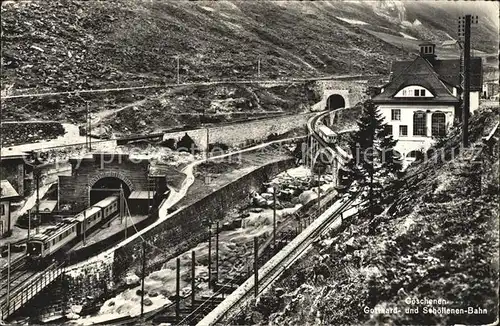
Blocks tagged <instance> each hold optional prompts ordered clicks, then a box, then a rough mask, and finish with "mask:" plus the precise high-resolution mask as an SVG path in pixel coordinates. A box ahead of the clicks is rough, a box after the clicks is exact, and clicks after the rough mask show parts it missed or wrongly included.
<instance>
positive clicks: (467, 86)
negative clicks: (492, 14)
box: [462, 15, 471, 148]
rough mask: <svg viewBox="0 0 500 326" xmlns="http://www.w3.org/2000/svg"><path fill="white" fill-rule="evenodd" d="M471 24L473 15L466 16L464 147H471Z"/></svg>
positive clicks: (463, 111) (463, 112)
mask: <svg viewBox="0 0 500 326" xmlns="http://www.w3.org/2000/svg"><path fill="white" fill-rule="evenodd" d="M470 23H471V15H466V16H465V40H464V75H465V76H464V77H465V81H464V105H463V108H464V109H463V110H462V121H463V131H462V145H463V147H464V148H467V147H469V110H470Z"/></svg>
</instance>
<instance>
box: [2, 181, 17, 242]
mask: <svg viewBox="0 0 500 326" xmlns="http://www.w3.org/2000/svg"><path fill="white" fill-rule="evenodd" d="M18 198H19V194H18V193H17V191H16V190H15V189H14V187H12V185H11V184H10V182H9V181H8V180H1V181H0V236H4V235H6V234H8V232H9V231H10V230H11V229H12V218H11V208H10V207H11V205H10V202H11V201H12V200H15V199H18Z"/></svg>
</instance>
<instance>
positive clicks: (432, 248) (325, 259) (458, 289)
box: [235, 108, 500, 325]
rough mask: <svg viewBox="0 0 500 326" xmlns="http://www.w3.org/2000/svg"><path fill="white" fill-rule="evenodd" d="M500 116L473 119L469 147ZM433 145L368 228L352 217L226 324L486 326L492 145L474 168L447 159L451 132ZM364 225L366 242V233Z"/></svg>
mask: <svg viewBox="0 0 500 326" xmlns="http://www.w3.org/2000/svg"><path fill="white" fill-rule="evenodd" d="M499 114H500V110H499V109H498V108H496V109H484V110H482V111H481V112H480V113H479V114H475V115H474V116H473V117H472V119H471V139H473V140H474V142H479V143H481V137H482V136H483V135H484V134H485V133H487V132H488V131H489V130H491V129H492V127H493V126H494V124H496V123H497V122H498V120H499ZM441 145H442V147H440V149H443V150H444V153H446V154H445V155H444V156H443V157H444V159H443V160H440V159H437V158H436V157H433V158H432V159H431V160H429V161H426V162H423V163H418V164H414V165H413V166H411V167H410V169H409V171H408V174H416V173H417V172H420V173H417V174H416V178H413V179H411V180H410V181H408V182H406V183H404V184H402V186H401V188H400V189H398V190H397V194H396V199H395V201H394V204H392V205H391V206H389V208H388V209H387V210H386V211H385V212H384V213H382V214H381V215H379V216H377V217H376V218H375V219H374V220H372V221H371V222H370V218H368V216H359V217H358V218H357V219H355V220H353V221H352V223H351V224H350V225H349V226H348V227H347V228H346V229H345V230H344V231H343V232H341V233H336V234H335V233H332V234H331V235H330V236H328V237H326V238H325V239H323V240H322V241H319V242H318V243H317V245H316V246H315V249H314V250H313V252H312V253H311V254H310V255H308V258H305V259H304V260H303V261H301V262H300V263H298V264H297V265H295V266H294V267H293V268H292V269H291V270H289V272H288V274H287V276H286V277H285V278H283V279H282V280H280V281H279V282H278V284H276V286H275V287H274V288H273V289H272V290H271V293H270V294H269V295H267V296H264V297H263V298H261V299H260V301H259V302H257V304H256V305H255V306H253V309H249V310H248V313H246V314H243V315H242V316H240V319H239V320H237V321H236V322H235V323H236V324H255V323H258V324H270V325H311V324H315V325H360V324H365V325H378V324H389V325H449V324H468V325H471V324H475V325H477V324H489V323H494V321H495V319H496V318H497V316H498V292H497V290H498V271H499V270H498V262H499V261H498V247H499V239H498V226H499V225H498V222H499V220H498V209H499V207H498V202H499V184H498V180H499V174H498V171H499V165H498V164H499V163H498V162H499V161H498V160H499V152H498V149H499V147H498V142H497V143H495V144H490V145H492V146H491V147H489V148H488V147H486V148H484V149H483V152H482V154H481V155H479V156H478V157H479V159H478V160H477V161H475V162H474V161H470V160H468V158H471V157H472V156H473V155H472V154H473V153H462V154H459V155H453V154H452V153H453V152H454V151H455V150H453V149H458V148H459V147H460V134H459V132H458V131H457V130H454V131H453V132H452V134H451V135H450V137H449V138H448V139H447V140H444V141H443V142H442V144H441ZM455 153H458V151H455ZM370 224H372V225H373V226H374V227H375V231H374V232H373V233H369V232H367V230H368V229H369V228H370V227H369V225H370ZM424 299H427V300H435V301H434V302H431V303H429V302H425V301H424ZM437 300H440V301H437ZM410 308H411V309H418V310H413V311H410V310H408V309H410ZM391 309H392V310H391ZM433 309H436V310H433ZM447 309H455V310H447ZM459 309H463V310H464V311H461V310H459ZM470 309H472V310H470Z"/></svg>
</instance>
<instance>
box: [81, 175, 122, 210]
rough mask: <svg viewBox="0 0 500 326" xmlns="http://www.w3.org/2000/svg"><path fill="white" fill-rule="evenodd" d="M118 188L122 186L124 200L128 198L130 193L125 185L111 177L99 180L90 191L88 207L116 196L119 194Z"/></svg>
mask: <svg viewBox="0 0 500 326" xmlns="http://www.w3.org/2000/svg"><path fill="white" fill-rule="evenodd" d="M120 186H122V189H123V194H124V195H125V198H128V196H130V193H131V191H130V188H129V186H128V185H127V183H125V182H124V181H122V180H120V179H118V178H113V177H106V178H102V179H100V180H99V181H97V182H96V183H95V184H94V185H93V186H92V188H91V189H90V205H94V204H95V203H97V202H99V201H101V200H103V199H104V198H106V197H109V196H113V195H115V196H118V195H119V194H120Z"/></svg>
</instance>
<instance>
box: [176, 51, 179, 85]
mask: <svg viewBox="0 0 500 326" xmlns="http://www.w3.org/2000/svg"><path fill="white" fill-rule="evenodd" d="M175 59H177V84H180V73H179V71H180V64H179V56H177V57H175Z"/></svg>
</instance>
